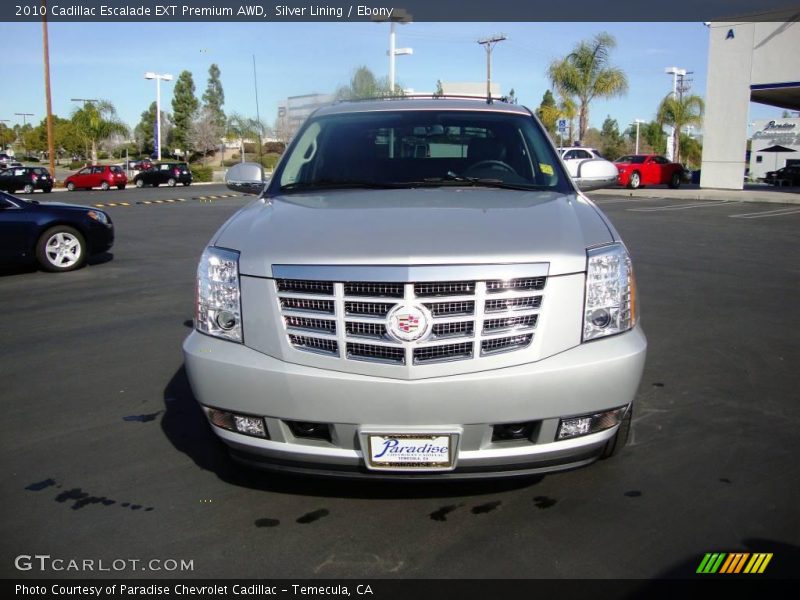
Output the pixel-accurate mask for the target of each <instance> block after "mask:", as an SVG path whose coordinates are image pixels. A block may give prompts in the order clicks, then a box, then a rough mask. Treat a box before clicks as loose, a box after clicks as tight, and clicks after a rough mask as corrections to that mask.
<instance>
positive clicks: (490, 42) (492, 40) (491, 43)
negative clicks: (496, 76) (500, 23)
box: [478, 34, 508, 104]
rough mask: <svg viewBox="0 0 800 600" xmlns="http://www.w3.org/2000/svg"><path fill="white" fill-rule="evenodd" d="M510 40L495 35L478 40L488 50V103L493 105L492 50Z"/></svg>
mask: <svg viewBox="0 0 800 600" xmlns="http://www.w3.org/2000/svg"><path fill="white" fill-rule="evenodd" d="M506 39H508V38H507V37H506V36H504V35H502V34H501V35H493V36H491V37H488V38H483V39H480V40H478V43H479V44H480V45H481V46H483V47H484V48H485V49H486V102H487V104H491V103H492V50H493V49H494V47H495V45H496V44H497V43H498V42H502V41H503V40H506Z"/></svg>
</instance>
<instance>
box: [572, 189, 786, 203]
mask: <svg viewBox="0 0 800 600" xmlns="http://www.w3.org/2000/svg"><path fill="white" fill-rule="evenodd" d="M587 195H589V197H592V196H594V195H597V196H623V197H628V198H656V199H659V200H694V201H697V200H701V201H702V200H731V201H734V202H751V203H763V204H800V190H798V191H794V190H793V191H788V192H787V191H780V190H778V189H775V190H748V189H744V190H721V189H710V188H704V189H677V190H671V189H668V188H667V189H660V188H658V189H638V190H629V189H626V188H606V189H601V190H593V191H591V192H588V194H587Z"/></svg>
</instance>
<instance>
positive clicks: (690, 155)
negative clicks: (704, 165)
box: [680, 133, 703, 167]
mask: <svg viewBox="0 0 800 600" xmlns="http://www.w3.org/2000/svg"><path fill="white" fill-rule="evenodd" d="M680 146H681V154H682V155H683V158H684V163H685V164H687V165H689V166H692V167H699V166H700V163H701V162H702V160H703V144H701V143H700V142H699V141H697V140H696V139H695V138H693V137H689V136H688V135H686V134H685V133H682V134H681V143H680Z"/></svg>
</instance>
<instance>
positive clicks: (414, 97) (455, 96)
mask: <svg viewBox="0 0 800 600" xmlns="http://www.w3.org/2000/svg"><path fill="white" fill-rule="evenodd" d="M448 99H450V100H479V101H481V102H486V103H487V104H492V103H493V102H495V101H497V102H508V96H501V97H499V98H494V97H492V96H488V97H487V96H470V95H467V94H435V93H434V94H395V95H391V96H389V95H387V96H371V97H369V98H353V99H347V98H345V99H338V100H336V101H335V102H334V104H339V103H341V102H369V101H375V100H448Z"/></svg>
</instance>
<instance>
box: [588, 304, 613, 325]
mask: <svg viewBox="0 0 800 600" xmlns="http://www.w3.org/2000/svg"><path fill="white" fill-rule="evenodd" d="M589 319H590V320H591V323H592V325H593V326H594V327H597V328H598V329H605V328H606V327H608V326H609V325H610V324H611V314H610V313H609V312H608V311H607V310H606V309H605V308H599V309H597V310H595V311H592V314H591V316H590V317H589Z"/></svg>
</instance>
